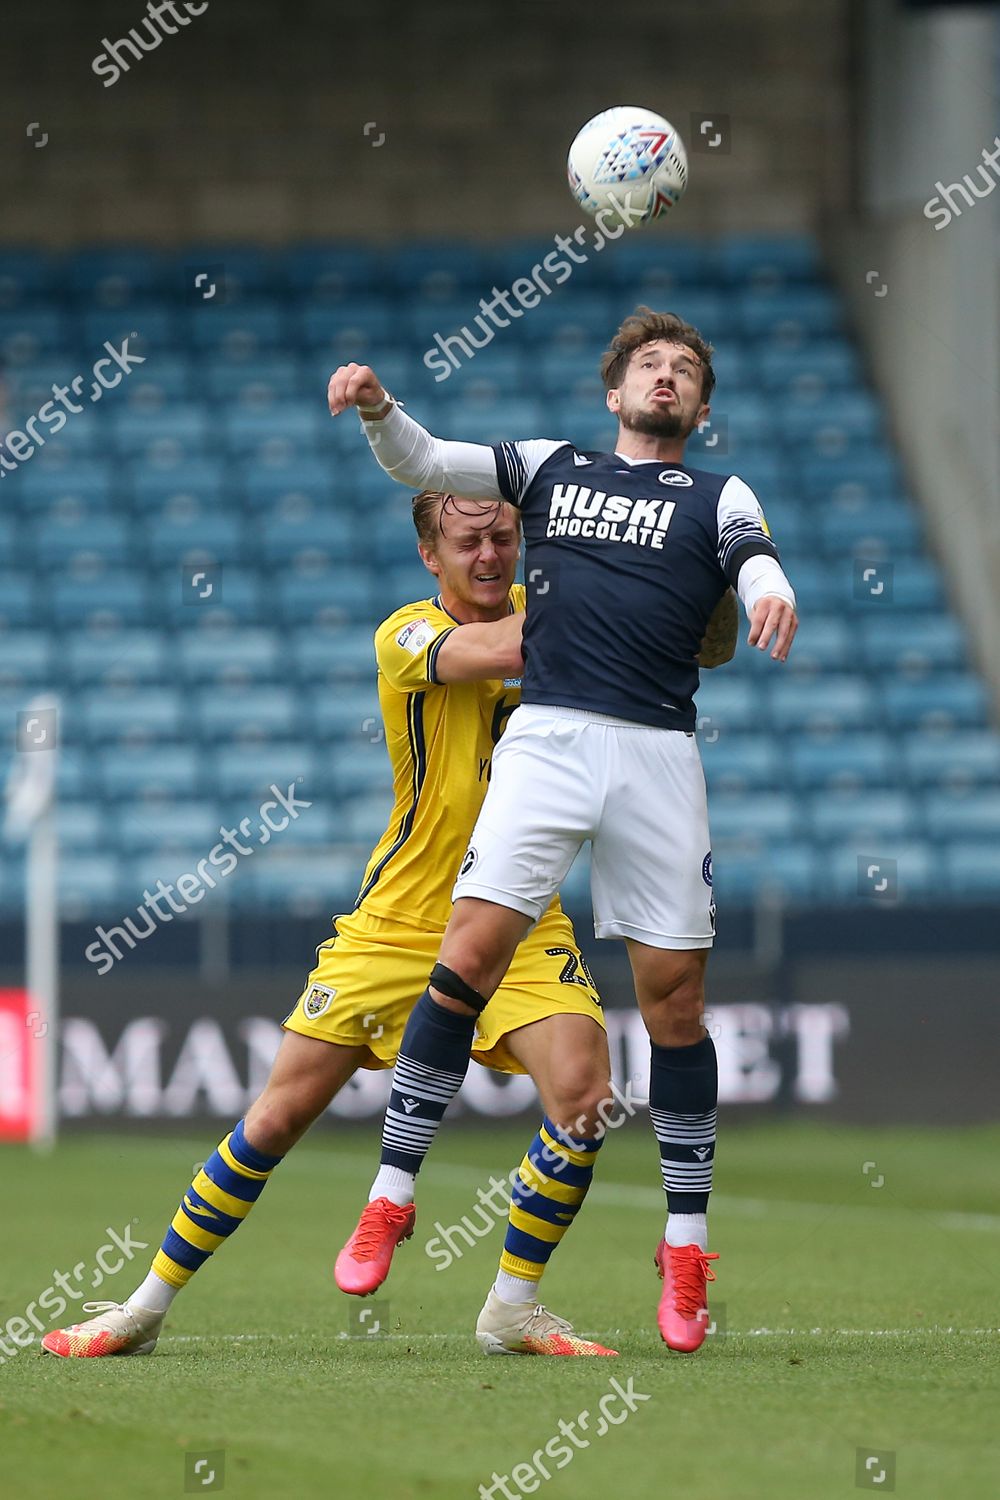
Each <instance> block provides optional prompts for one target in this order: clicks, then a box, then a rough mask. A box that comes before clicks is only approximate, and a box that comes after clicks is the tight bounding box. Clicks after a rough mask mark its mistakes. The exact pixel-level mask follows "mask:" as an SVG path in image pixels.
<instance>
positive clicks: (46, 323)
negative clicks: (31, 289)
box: [0, 307, 73, 430]
mask: <svg viewBox="0 0 1000 1500" xmlns="http://www.w3.org/2000/svg"><path fill="white" fill-rule="evenodd" d="M64 343H72V339H71V338H70V336H69V330H68V329H67V326H66V322H65V320H64V317H63V314H62V313H61V312H59V311H57V310H56V309H55V308H52V307H17V308H9V309H4V310H0V355H2V356H3V357H4V359H8V360H11V361H12V362H13V363H15V364H23V363H24V361H25V360H29V359H40V358H41V355H42V352H43V351H44V350H47V349H53V348H56V349H58V348H59V347H60V346H61V345H62V344H64ZM72 373H73V372H72V371H71V374H72ZM64 430H65V429H64Z"/></svg>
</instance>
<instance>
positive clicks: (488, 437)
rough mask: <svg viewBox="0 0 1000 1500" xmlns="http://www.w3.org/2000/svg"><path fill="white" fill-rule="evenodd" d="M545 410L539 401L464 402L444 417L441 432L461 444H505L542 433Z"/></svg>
mask: <svg viewBox="0 0 1000 1500" xmlns="http://www.w3.org/2000/svg"><path fill="white" fill-rule="evenodd" d="M544 425H545V412H544V410H543V409H542V408H540V406H539V404H538V403H537V402H535V401H524V400H520V401H519V400H517V399H516V398H515V399H513V400H495V401H484V402H478V401H477V402H467V403H466V402H463V403H462V404H461V405H455V406H452V407H451V408H450V410H449V411H448V414H447V417H444V418H442V421H441V432H442V433H443V434H446V435H447V437H449V438H450V439H452V440H453V441H454V442H457V443H502V442H507V441H511V440H513V439H516V438H532V437H539V436H541V435H542V428H543V426H544Z"/></svg>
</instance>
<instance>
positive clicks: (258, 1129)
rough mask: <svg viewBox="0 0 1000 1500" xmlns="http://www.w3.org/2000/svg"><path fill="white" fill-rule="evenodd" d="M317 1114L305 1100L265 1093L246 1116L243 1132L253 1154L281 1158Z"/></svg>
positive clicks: (280, 1093) (285, 1094)
mask: <svg viewBox="0 0 1000 1500" xmlns="http://www.w3.org/2000/svg"><path fill="white" fill-rule="evenodd" d="M318 1113H319V1110H318V1109H316V1108H314V1106H313V1102H312V1100H311V1099H310V1098H309V1097H308V1096H301V1095H300V1096H298V1097H297V1096H296V1095H295V1094H292V1093H290V1092H288V1091H286V1090H281V1091H280V1092H274V1091H272V1090H268V1089H265V1090H264V1092H263V1094H261V1095H260V1097H259V1098H258V1099H257V1100H255V1102H254V1103H253V1104H252V1105H251V1106H250V1108H249V1109H248V1110H247V1113H246V1120H245V1121H244V1125H243V1129H244V1133H245V1135H246V1138H247V1140H248V1142H249V1143H250V1145H251V1146H253V1148H254V1150H256V1151H261V1152H263V1154H264V1155H265V1156H284V1155H285V1152H286V1151H290V1150H291V1148H292V1146H294V1145H295V1142H296V1141H297V1140H299V1139H300V1138H301V1137H302V1136H303V1135H305V1133H306V1131H307V1130H308V1129H309V1126H310V1125H311V1124H312V1122H313V1120H315V1118H316V1116H317V1114H318Z"/></svg>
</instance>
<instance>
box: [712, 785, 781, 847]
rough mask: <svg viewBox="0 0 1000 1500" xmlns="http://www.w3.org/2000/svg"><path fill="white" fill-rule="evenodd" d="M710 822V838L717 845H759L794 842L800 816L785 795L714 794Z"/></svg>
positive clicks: (776, 793) (719, 792) (774, 793)
mask: <svg viewBox="0 0 1000 1500" xmlns="http://www.w3.org/2000/svg"><path fill="white" fill-rule="evenodd" d="M709 820H710V825H711V829H712V838H713V840H717V841H718V842H719V843H720V844H731V843H746V842H749V843H759V842H763V841H770V840H774V839H791V838H793V837H794V836H795V833H796V832H797V830H798V824H799V821H800V816H799V809H798V804H797V802H796V799H795V798H794V797H793V796H789V795H788V793H786V792H754V793H753V794H751V795H748V794H744V793H732V792H724V791H717V792H715V793H714V795H713V797H712V805H711V807H710V809H709Z"/></svg>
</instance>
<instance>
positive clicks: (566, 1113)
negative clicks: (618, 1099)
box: [550, 1072, 614, 1140]
mask: <svg viewBox="0 0 1000 1500" xmlns="http://www.w3.org/2000/svg"><path fill="white" fill-rule="evenodd" d="M613 1099H614V1095H613V1094H612V1092H611V1079H610V1077H609V1075H608V1074H607V1072H594V1073H591V1074H590V1075H589V1076H588V1075H584V1076H582V1077H581V1076H576V1077H570V1076H567V1077H566V1078H565V1079H557V1080H556V1081H555V1083H554V1086H553V1097H552V1102H551V1105H550V1110H551V1113H552V1115H553V1116H554V1118H553V1121H552V1123H553V1124H554V1125H558V1126H560V1127H561V1128H562V1129H563V1130H565V1131H567V1132H568V1134H570V1135H573V1136H576V1137H577V1138H578V1139H581V1140H589V1139H591V1138H592V1137H593V1135H594V1134H595V1132H596V1131H597V1130H598V1128H599V1127H600V1126H601V1125H602V1122H603V1121H604V1120H605V1119H606V1116H607V1111H608V1109H609V1107H610V1101H612V1100H613Z"/></svg>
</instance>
